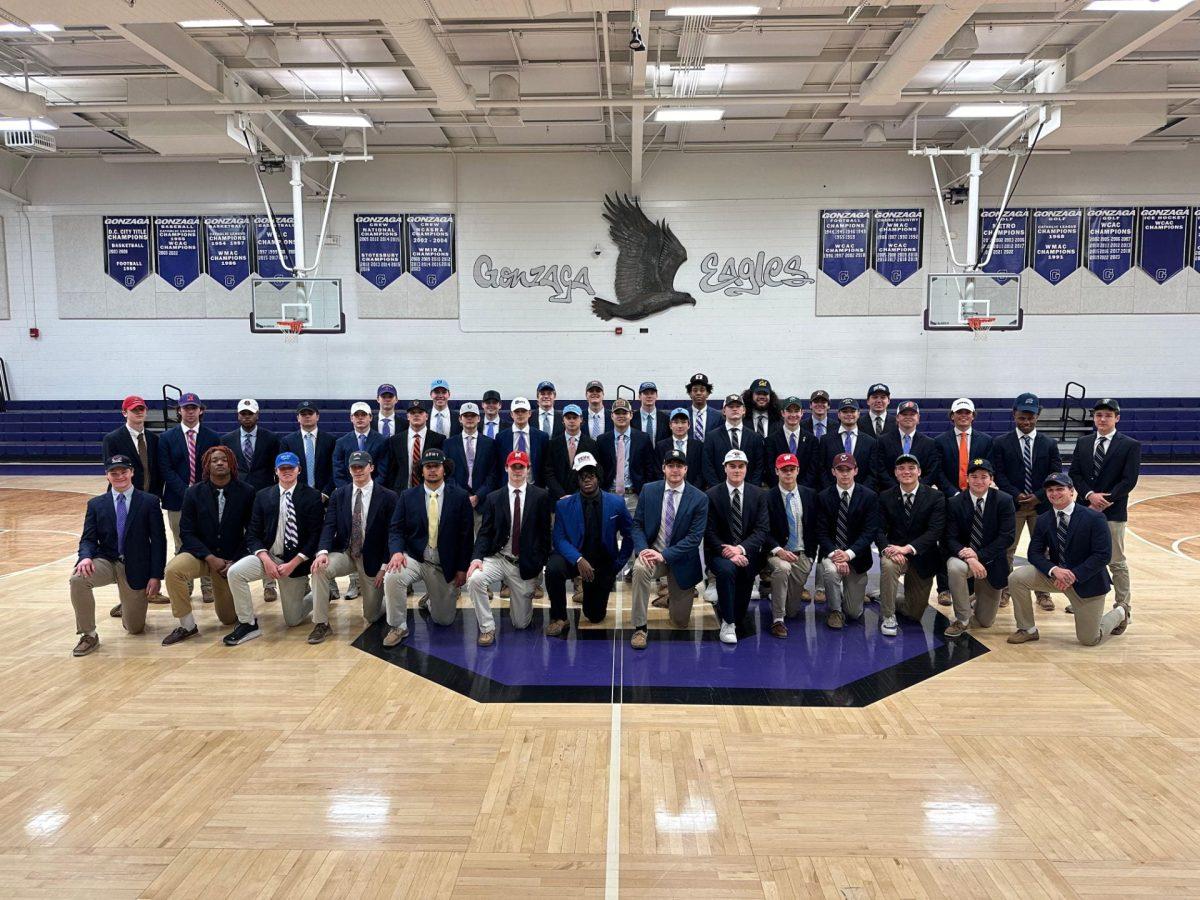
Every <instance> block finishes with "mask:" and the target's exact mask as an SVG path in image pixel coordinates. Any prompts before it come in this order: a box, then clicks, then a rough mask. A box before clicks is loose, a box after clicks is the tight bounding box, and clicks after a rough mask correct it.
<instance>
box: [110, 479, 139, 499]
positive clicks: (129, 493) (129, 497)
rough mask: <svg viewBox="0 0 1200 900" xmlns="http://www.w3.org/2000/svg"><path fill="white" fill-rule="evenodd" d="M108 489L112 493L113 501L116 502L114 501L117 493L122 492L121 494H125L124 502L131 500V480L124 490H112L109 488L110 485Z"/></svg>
mask: <svg viewBox="0 0 1200 900" xmlns="http://www.w3.org/2000/svg"><path fill="white" fill-rule="evenodd" d="M109 490H110V491H112V495H113V503H116V502H117V495H118V494H123V495H124V496H125V502H126V503H128V502H129V501H131V500H133V490H134V488H133V483H132V482H130V484H129V487H127V488H125V490H123V491H118V490H114V489H113V488H111V487H110V488H109Z"/></svg>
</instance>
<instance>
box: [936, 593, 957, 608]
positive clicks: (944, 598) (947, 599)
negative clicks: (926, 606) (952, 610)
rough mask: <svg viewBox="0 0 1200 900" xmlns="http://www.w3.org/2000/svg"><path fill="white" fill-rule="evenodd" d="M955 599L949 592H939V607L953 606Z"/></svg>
mask: <svg viewBox="0 0 1200 900" xmlns="http://www.w3.org/2000/svg"><path fill="white" fill-rule="evenodd" d="M953 604H954V598H953V597H952V596H950V592H949V591H938V606H952V605H953Z"/></svg>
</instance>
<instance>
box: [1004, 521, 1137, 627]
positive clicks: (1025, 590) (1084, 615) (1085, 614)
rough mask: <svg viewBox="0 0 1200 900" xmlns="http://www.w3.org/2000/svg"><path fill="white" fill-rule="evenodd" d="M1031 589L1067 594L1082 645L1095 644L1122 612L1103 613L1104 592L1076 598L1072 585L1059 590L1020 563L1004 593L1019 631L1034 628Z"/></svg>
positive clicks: (1039, 574) (1031, 567)
mask: <svg viewBox="0 0 1200 900" xmlns="http://www.w3.org/2000/svg"><path fill="white" fill-rule="evenodd" d="M1121 524H1123V523H1121ZM1034 590H1037V591H1045V592H1046V593H1055V594H1066V595H1067V598H1068V599H1069V600H1070V601H1071V609H1072V610H1073V611H1074V613H1075V637H1076V638H1078V639H1079V643H1081V644H1083V645H1084V646H1085V647H1094V646H1096V644H1098V643H1100V642H1101V641H1102V640H1104V638H1105V637H1107V636H1108V635H1109V633H1111V632H1112V630H1113V629H1114V628H1116V627H1117V626H1118V625H1119V624H1121V621H1122V615H1123V614H1122V613H1121V612H1120V611H1119V610H1116V609H1113V610H1110V611H1109V612H1107V613H1106V612H1105V611H1104V601H1105V599H1106V598H1107V596H1108V595H1107V594H1101V595H1099V596H1097V597H1080V596H1079V595H1078V594H1077V593H1075V589H1074V588H1068V589H1067V590H1065V591H1060V590H1059V589H1058V588H1057V587H1055V586H1054V582H1053V580H1051V579H1050V578H1048V577H1046V576H1045V575H1043V574H1042V573H1041V572H1039V571H1038V570H1037V569H1036V568H1034V567H1033V566H1021V567H1020V568H1018V569H1016V570H1015V571H1014V572H1013V573H1012V575H1010V576H1009V577H1008V592H1009V593H1010V594H1012V600H1013V614H1014V615H1015V616H1016V619H1017V628H1019V629H1021V630H1022V631H1032V630H1033V629H1034V628H1035V627H1036V626H1035V623H1034V619H1033V601H1032V600H1031V599H1030V596H1029V595H1030V591H1034Z"/></svg>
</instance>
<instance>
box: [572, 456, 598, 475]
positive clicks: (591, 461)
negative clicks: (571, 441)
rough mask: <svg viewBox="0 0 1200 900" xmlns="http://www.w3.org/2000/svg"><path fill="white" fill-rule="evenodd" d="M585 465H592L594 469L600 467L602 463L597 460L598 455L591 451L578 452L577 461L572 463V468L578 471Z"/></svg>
mask: <svg viewBox="0 0 1200 900" xmlns="http://www.w3.org/2000/svg"><path fill="white" fill-rule="evenodd" d="M584 466H591V467H592V468H593V469H599V468H600V464H599V463H598V462H596V457H594V456H592V454H590V453H576V454H575V462H574V463H572V464H571V468H572V469H574V470H575V471H576V472H579V471H581V470H582V469H583V467H584Z"/></svg>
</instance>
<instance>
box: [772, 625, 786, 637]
mask: <svg viewBox="0 0 1200 900" xmlns="http://www.w3.org/2000/svg"><path fill="white" fill-rule="evenodd" d="M771 637H777V638H785V637H787V626H786V625H784V624H783V623H782V622H772V623H771Z"/></svg>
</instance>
